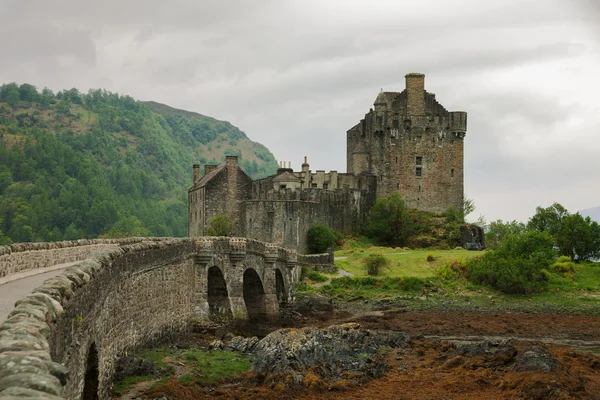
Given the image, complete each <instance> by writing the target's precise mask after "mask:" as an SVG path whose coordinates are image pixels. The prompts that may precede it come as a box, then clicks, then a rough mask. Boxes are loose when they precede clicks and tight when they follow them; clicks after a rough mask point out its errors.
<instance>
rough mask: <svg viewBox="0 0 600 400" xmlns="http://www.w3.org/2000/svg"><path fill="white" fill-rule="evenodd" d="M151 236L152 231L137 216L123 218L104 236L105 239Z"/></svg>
mask: <svg viewBox="0 0 600 400" xmlns="http://www.w3.org/2000/svg"><path fill="white" fill-rule="evenodd" d="M134 236H141V237H146V236H150V231H149V230H148V228H146V227H145V226H144V224H143V223H142V221H140V220H139V218H138V217H136V216H135V215H128V216H121V217H120V218H119V220H118V221H117V222H116V223H115V224H114V225H113V226H112V228H110V230H109V231H108V232H106V233H105V234H103V235H102V237H104V238H122V237H134Z"/></svg>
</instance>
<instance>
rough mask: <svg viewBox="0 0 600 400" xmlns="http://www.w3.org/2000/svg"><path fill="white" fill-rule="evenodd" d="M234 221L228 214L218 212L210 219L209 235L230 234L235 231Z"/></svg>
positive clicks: (207, 230)
mask: <svg viewBox="0 0 600 400" xmlns="http://www.w3.org/2000/svg"><path fill="white" fill-rule="evenodd" d="M233 228H234V223H233V221H231V219H230V218H229V215H228V214H225V213H223V214H217V215H215V216H214V217H212V218H210V219H209V220H208V227H207V228H206V233H207V234H208V236H229V235H231V233H232V232H233Z"/></svg>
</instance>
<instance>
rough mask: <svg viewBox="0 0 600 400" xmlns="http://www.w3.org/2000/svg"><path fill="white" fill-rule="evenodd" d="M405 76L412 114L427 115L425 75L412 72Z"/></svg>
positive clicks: (409, 107)
mask: <svg viewBox="0 0 600 400" xmlns="http://www.w3.org/2000/svg"><path fill="white" fill-rule="evenodd" d="M405 78H406V97H407V98H408V110H409V113H410V115H425V75H424V74H418V73H410V74H406V76H405Z"/></svg>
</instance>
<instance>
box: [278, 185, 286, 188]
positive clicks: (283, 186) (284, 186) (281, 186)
mask: <svg viewBox="0 0 600 400" xmlns="http://www.w3.org/2000/svg"><path fill="white" fill-rule="evenodd" d="M286 188H287V185H279V189H286Z"/></svg>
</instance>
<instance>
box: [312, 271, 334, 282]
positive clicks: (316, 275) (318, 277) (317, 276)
mask: <svg viewBox="0 0 600 400" xmlns="http://www.w3.org/2000/svg"><path fill="white" fill-rule="evenodd" d="M308 279H310V280H311V281H313V282H325V281H327V280H328V279H329V278H327V277H326V276H325V275H323V274H321V273H320V272H317V271H311V272H310V273H309V274H308Z"/></svg>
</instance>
